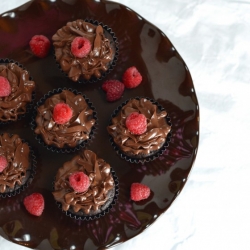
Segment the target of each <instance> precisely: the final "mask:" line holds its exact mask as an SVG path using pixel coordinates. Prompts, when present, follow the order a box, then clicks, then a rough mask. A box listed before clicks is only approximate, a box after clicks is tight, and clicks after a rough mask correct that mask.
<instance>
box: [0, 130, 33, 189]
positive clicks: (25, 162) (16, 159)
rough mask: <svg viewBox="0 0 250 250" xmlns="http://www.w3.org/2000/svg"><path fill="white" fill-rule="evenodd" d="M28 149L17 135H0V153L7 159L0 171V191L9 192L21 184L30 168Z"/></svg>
mask: <svg viewBox="0 0 250 250" xmlns="http://www.w3.org/2000/svg"><path fill="white" fill-rule="evenodd" d="M29 154H30V149H29V146H28V145H27V143H23V142H22V140H21V139H20V137H19V136H18V135H16V134H15V135H12V136H10V135H8V134H7V133H4V134H3V135H1V136H0V155H1V156H4V157H5V158H6V159H7V162H8V165H7V167H6V168H5V169H4V170H3V171H2V172H1V173H0V193H6V192H11V191H13V190H14V189H15V187H16V186H21V185H22V184H23V182H24V180H25V179H26V178H27V176H26V175H27V169H28V168H30V160H29V159H30V157H29Z"/></svg>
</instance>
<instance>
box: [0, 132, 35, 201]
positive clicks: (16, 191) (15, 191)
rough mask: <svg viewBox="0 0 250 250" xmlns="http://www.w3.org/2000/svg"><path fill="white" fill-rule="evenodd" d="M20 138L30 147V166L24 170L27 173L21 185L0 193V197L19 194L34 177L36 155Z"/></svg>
mask: <svg viewBox="0 0 250 250" xmlns="http://www.w3.org/2000/svg"><path fill="white" fill-rule="evenodd" d="M1 136H2V134H1ZM9 136H13V134H9ZM20 139H21V138H20ZM21 140H22V143H26V144H27V145H28V146H29V149H30V154H29V160H30V167H29V168H28V169H27V170H26V172H27V174H26V178H25V179H24V180H23V181H22V182H23V184H22V185H18V184H16V185H15V186H14V188H9V189H10V191H6V192H4V193H0V198H6V197H12V196H15V195H17V194H20V193H21V192H22V191H24V190H25V189H26V188H27V187H28V186H29V185H30V184H31V182H32V181H33V179H34V176H35V173H36V166H37V161H36V156H35V154H34V151H33V149H32V147H31V146H30V145H29V143H28V142H26V141H25V140H24V139H21ZM0 174H1V173H0Z"/></svg>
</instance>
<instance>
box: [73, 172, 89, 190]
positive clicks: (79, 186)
mask: <svg viewBox="0 0 250 250" xmlns="http://www.w3.org/2000/svg"><path fill="white" fill-rule="evenodd" d="M69 184H70V186H71V187H72V188H73V189H74V190H75V191H76V192H77V193H82V192H84V191H86V190H88V188H89V185H90V181H89V177H88V176H87V175H86V174H84V173H83V172H75V173H73V174H71V175H70V177H69Z"/></svg>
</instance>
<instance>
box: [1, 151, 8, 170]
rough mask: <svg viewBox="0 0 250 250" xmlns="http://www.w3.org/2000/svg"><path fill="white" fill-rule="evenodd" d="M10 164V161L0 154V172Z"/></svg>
mask: <svg viewBox="0 0 250 250" xmlns="http://www.w3.org/2000/svg"><path fill="white" fill-rule="evenodd" d="M7 166H8V162H7V159H6V157H4V156H3V155H0V173H2V172H3V171H4V169H5V168H6V167H7Z"/></svg>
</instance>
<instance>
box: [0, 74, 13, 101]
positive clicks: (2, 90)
mask: <svg viewBox="0 0 250 250" xmlns="http://www.w3.org/2000/svg"><path fill="white" fill-rule="evenodd" d="M10 93H11V86H10V83H9V81H8V79H7V78H5V77H3V76H0V97H5V96H9V95H10Z"/></svg>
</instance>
